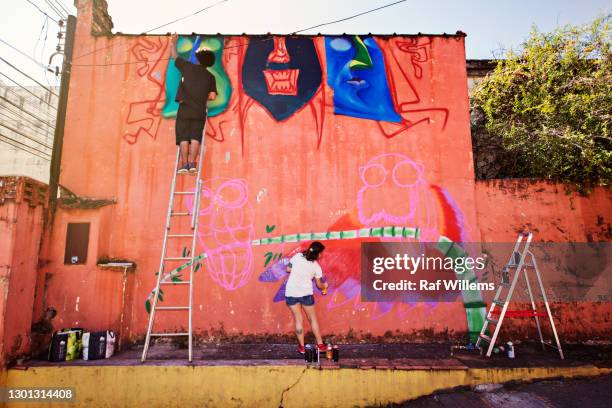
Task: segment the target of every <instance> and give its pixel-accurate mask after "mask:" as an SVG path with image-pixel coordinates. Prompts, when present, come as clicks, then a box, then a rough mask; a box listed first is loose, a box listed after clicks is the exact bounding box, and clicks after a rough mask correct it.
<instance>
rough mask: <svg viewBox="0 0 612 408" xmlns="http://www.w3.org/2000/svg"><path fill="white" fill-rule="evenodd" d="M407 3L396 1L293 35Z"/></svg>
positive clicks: (303, 29) (299, 31)
mask: <svg viewBox="0 0 612 408" xmlns="http://www.w3.org/2000/svg"><path fill="white" fill-rule="evenodd" d="M405 1H407V0H399V1H396V2H393V3H389V4H385V5H382V6H380V7H376V8H373V9H370V10H367V11H363V12H361V13H358V14H353V15H352V16H348V17H344V18H340V19H338V20H333V21H328V22H326V23H321V24H317V25H314V26H312V27H307V28H302V29H301V30H297V31H294V32H293V33H292V34H297V33H301V32H304V31H308V30H312V29H313V28H319V27H323V26H327V25H331V24H336V23H341V22H343V21H347V20H351V19H353V18H356V17H361V16H363V15H366V14H370V13H373V12H375V11H378V10H382V9H385V8H387V7H392V6H395V5H397V4H400V3H404V2H405Z"/></svg>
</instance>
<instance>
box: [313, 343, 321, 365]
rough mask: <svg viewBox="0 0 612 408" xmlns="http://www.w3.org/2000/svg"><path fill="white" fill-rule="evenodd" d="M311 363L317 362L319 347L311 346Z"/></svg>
mask: <svg viewBox="0 0 612 408" xmlns="http://www.w3.org/2000/svg"><path fill="white" fill-rule="evenodd" d="M312 362H313V363H318V362H319V347H318V346H317V345H316V344H315V345H313V346H312Z"/></svg>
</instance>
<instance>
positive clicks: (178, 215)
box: [141, 123, 206, 363]
mask: <svg viewBox="0 0 612 408" xmlns="http://www.w3.org/2000/svg"><path fill="white" fill-rule="evenodd" d="M203 135H204V136H203V138H202V142H201V143H200V153H199V156H198V171H197V173H196V177H195V185H194V189H193V191H189V190H188V189H187V188H183V190H185V191H176V184H177V182H176V181H177V175H179V173H178V168H179V162H180V158H181V154H180V147H177V150H176V162H175V164H174V175H173V177H172V185H171V187H170V199H169V203H168V213H167V214H166V226H165V228H164V243H163V246H162V252H161V258H160V261H159V269H158V273H157V284H156V285H155V293H154V295H153V301H152V304H151V310H150V314H149V326H148V328H147V337H146V339H145V343H144V349H143V350H142V358H141V362H143V363H144V361H145V360H146V358H147V352H148V351H149V344H150V341H151V337H182V336H187V337H188V345H189V362H191V361H192V360H193V326H192V312H193V275H194V272H195V270H194V266H195V265H194V264H195V262H194V258H195V257H196V255H195V251H196V242H197V237H198V214H199V212H200V198H201V192H202V178H201V174H202V161H203V160H204V152H205V147H204V143H205V137H206V123H205V124H204V131H203ZM187 177H188V178H189V179H191V178H193V174H189V175H185V178H186V179H185V181H186V182H184V183H182V184H183V185H186V184H188V182H187V180H188V179H187ZM177 196H181V197H189V196H193V205H192V211H183V212H175V211H174V204H175V197H177ZM184 217H190V218H191V228H190V230H189V231H188V232H184V233H175V232H174V231H173V232H172V233H171V232H170V231H171V224H172V222H171V221H172V220H178V221H180V220H181V219H184ZM188 238H190V239H191V252H189V253H188V254H185V253H183V254H182V255H181V256H177V255H173V256H167V254H166V252H167V247H168V239H172V240H179V242H180V240H187V239H188ZM187 262H189V263H190V268H189V279H188V280H185V281H175V280H172V279H171V280H168V281H166V280H162V275H163V274H164V271H168V272H170V271H171V270H173V269H175V268H176V267H179V266H180V265H181V264H185V263H187ZM166 264H169V265H171V268H169V269H166V268H165V267H164V266H165V265H166ZM162 285H189V304H188V305H173V306H158V305H157V300H158V298H159V292H160V290H161V289H160V288H161V286H162ZM158 311H159V312H171V313H177V312H181V311H182V312H187V313H188V325H187V327H188V329H187V332H174V333H171V332H170V333H169V332H153V326H154V321H155V314H156V312H158Z"/></svg>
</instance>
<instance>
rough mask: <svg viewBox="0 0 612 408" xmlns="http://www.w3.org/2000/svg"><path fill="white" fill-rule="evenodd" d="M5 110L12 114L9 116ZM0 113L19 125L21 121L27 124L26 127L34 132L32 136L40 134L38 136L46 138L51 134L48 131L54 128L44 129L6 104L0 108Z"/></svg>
mask: <svg viewBox="0 0 612 408" xmlns="http://www.w3.org/2000/svg"><path fill="white" fill-rule="evenodd" d="M7 112H10V113H12V114H13V115H14V116H11V115H10V114H8V113H7ZM0 115H4V117H5V118H6V119H7V120H12V121H14V122H16V123H17V124H19V125H22V123H25V124H27V125H28V126H27V129H28V130H31V131H32V132H34V133H32V137H34V136H40V137H43V138H45V139H47V138H48V137H49V136H51V132H50V131H53V130H54V129H53V128H46V129H47V130H46V131H45V130H44V129H43V128H42V127H41V126H40V125H37V124H36V123H34V122H30V119H27V118H26V117H24V116H21V115H20V114H19V111H14V110H12V109H10V108H9V107H8V106H3V109H2V110H0ZM21 121H23V122H21Z"/></svg>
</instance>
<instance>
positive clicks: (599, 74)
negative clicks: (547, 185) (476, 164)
mask: <svg viewBox="0 0 612 408" xmlns="http://www.w3.org/2000/svg"><path fill="white" fill-rule="evenodd" d="M610 34H611V33H610V16H609V15H608V16H604V17H600V18H597V19H596V20H594V21H593V22H592V23H589V24H587V25H583V26H565V27H563V28H559V29H557V30H555V31H553V32H551V33H541V32H538V31H537V29H535V28H534V29H533V30H532V31H531V33H530V35H529V37H528V38H527V40H526V41H525V42H524V43H523V44H522V46H521V49H520V51H509V52H507V53H506V55H505V59H502V60H499V61H498V62H497V66H496V68H495V69H494V70H493V71H492V72H491V73H490V74H489V75H488V76H487V77H486V78H485V79H484V80H483V81H482V82H481V83H480V84H478V85H477V86H476V87H475V88H474V89H473V90H472V95H471V104H472V106H471V107H472V112H473V113H474V112H478V113H479V114H480V117H481V118H482V120H481V121H480V127H481V129H480V130H481V131H484V132H483V133H486V134H488V136H489V137H490V138H491V139H493V140H492V144H493V145H497V146H498V147H499V148H498V149H497V151H496V153H495V156H496V157H495V162H496V173H497V174H495V175H494V177H502V178H503V177H537V178H545V179H551V180H558V181H564V182H567V183H569V185H571V186H573V187H574V188H577V189H578V190H581V191H584V190H587V189H588V188H589V187H590V186H594V185H610V181H611V180H612V153H611V146H612V143H611V136H610V128H611V118H612V116H611V115H612V71H611V63H612V59H611V56H612V55H611V49H610V38H611V37H610ZM472 117H474V115H473V116H472ZM476 126H478V124H476ZM483 127H484V129H482V128H483ZM476 154H478V153H477V152H476Z"/></svg>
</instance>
